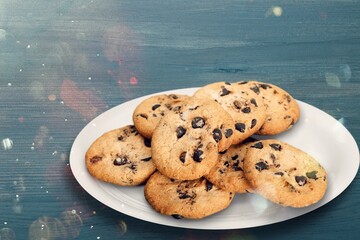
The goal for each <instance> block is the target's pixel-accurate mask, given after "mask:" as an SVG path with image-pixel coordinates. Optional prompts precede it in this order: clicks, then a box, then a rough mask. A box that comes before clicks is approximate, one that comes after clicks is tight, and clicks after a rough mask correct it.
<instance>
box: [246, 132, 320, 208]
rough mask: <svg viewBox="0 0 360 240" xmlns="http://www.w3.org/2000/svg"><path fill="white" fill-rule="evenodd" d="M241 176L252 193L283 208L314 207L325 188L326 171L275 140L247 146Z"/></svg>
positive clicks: (308, 158)
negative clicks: (250, 186)
mask: <svg viewBox="0 0 360 240" xmlns="http://www.w3.org/2000/svg"><path fill="white" fill-rule="evenodd" d="M244 173H245V177H246V179H247V180H248V181H249V183H250V184H251V185H252V187H253V189H254V191H255V192H256V193H258V194H260V195H262V196H263V197H265V198H267V199H269V200H270V201H273V202H275V203H278V204H281V205H284V206H291V207H297V208H298V207H306V206H309V205H311V204H314V203H316V202H318V201H319V200H320V199H321V198H322V197H323V196H324V194H325V192H326V188H327V175H326V171H325V169H324V168H323V167H322V166H321V165H320V164H319V163H318V162H317V161H316V160H315V159H314V158H313V157H312V156H310V155H309V154H307V153H305V152H304V151H302V150H300V149H298V148H295V147H294V146H291V145H290V144H287V143H284V142H281V141H278V140H275V139H268V140H259V141H257V142H254V143H252V144H251V145H250V147H249V149H248V151H247V153H246V156H245V160H244Z"/></svg>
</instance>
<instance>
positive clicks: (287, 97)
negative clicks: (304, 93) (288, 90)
mask: <svg viewBox="0 0 360 240" xmlns="http://www.w3.org/2000/svg"><path fill="white" fill-rule="evenodd" d="M286 100H287V102H288V103H290V102H291V97H290V96H289V95H286Z"/></svg>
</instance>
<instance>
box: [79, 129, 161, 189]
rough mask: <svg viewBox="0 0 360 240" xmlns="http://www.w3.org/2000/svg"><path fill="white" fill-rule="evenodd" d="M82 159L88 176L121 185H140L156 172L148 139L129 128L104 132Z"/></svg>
mask: <svg viewBox="0 0 360 240" xmlns="http://www.w3.org/2000/svg"><path fill="white" fill-rule="evenodd" d="M85 159H86V167H87V169H88V171H89V173H90V174H91V175H92V176H94V177H95V178H97V179H99V180H101V181H105V182H109V183H113V184H117V185H122V186H131V185H132V186H133V185H139V184H142V183H144V182H145V181H146V180H147V179H148V178H149V176H150V175H151V174H152V173H153V172H154V171H155V170H156V169H155V165H154V164H153V162H152V160H151V143H150V140H148V139H146V138H144V137H143V136H141V135H140V134H139V132H138V131H137V130H136V128H135V127H134V126H132V125H128V126H124V127H122V128H119V129H114V130H111V131H109V132H106V133H104V134H103V135H102V136H100V137H99V138H98V139H96V140H95V142H94V143H93V144H91V146H90V147H89V149H88V150H87V152H86V154H85Z"/></svg>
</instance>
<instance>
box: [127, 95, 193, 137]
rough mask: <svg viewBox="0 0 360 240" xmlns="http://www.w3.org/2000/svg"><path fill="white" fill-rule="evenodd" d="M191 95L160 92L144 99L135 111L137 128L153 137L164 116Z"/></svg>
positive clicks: (142, 133) (134, 118)
mask: <svg viewBox="0 0 360 240" xmlns="http://www.w3.org/2000/svg"><path fill="white" fill-rule="evenodd" d="M188 97H189V96H186V95H181V94H158V95H155V96H152V97H149V98H147V99H145V100H143V101H142V102H141V103H140V104H139V105H137V107H136V108H135V110H134V112H133V121H134V125H135V127H136V129H137V130H138V131H139V132H140V134H141V135H143V136H144V137H146V138H151V137H152V134H153V132H154V129H155V127H156V125H157V124H158V123H159V121H160V119H161V118H162V116H164V115H165V113H167V112H168V111H172V110H173V109H174V108H175V109H176V106H178V105H179V104H180V103H181V101H182V100H184V99H187V98H188Z"/></svg>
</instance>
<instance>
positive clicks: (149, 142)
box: [144, 138, 151, 147]
mask: <svg viewBox="0 0 360 240" xmlns="http://www.w3.org/2000/svg"><path fill="white" fill-rule="evenodd" d="M144 144H145V146H146V147H151V139H148V138H144Z"/></svg>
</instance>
